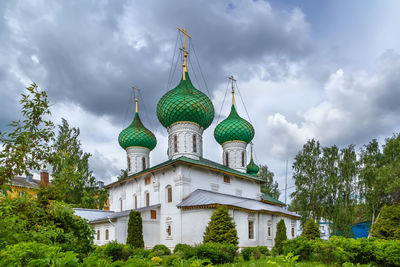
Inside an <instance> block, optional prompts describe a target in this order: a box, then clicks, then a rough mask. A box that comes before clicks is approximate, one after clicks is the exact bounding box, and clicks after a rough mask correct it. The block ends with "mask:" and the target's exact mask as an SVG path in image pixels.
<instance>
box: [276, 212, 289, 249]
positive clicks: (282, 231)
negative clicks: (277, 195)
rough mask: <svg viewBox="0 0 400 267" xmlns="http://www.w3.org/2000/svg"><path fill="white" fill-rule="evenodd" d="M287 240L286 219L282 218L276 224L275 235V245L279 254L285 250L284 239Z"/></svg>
mask: <svg viewBox="0 0 400 267" xmlns="http://www.w3.org/2000/svg"><path fill="white" fill-rule="evenodd" d="M285 240H287V236H286V225H285V221H284V220H283V219H281V220H280V221H279V222H278V224H277V225H276V236H275V239H274V241H275V245H274V248H275V249H276V250H277V251H278V253H279V254H282V252H283V241H285Z"/></svg>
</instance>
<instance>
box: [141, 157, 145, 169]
mask: <svg viewBox="0 0 400 267" xmlns="http://www.w3.org/2000/svg"><path fill="white" fill-rule="evenodd" d="M142 166H143V170H144V169H146V158H145V157H142Z"/></svg>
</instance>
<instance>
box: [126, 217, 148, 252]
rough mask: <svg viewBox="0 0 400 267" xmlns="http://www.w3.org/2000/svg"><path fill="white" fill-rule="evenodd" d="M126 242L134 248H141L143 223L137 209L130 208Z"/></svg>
mask: <svg viewBox="0 0 400 267" xmlns="http://www.w3.org/2000/svg"><path fill="white" fill-rule="evenodd" d="M126 243H127V244H128V245H131V246H132V247H134V248H143V247H144V241H143V225H142V216H141V215H140V212H139V211H135V210H131V212H130V213H129V222H128V237H127V239H126Z"/></svg>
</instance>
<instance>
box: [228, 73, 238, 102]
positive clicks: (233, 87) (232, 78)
mask: <svg viewBox="0 0 400 267" xmlns="http://www.w3.org/2000/svg"><path fill="white" fill-rule="evenodd" d="M229 80H231V81H232V106H233V105H234V104H235V82H236V80H235V78H234V77H233V75H231V77H229Z"/></svg>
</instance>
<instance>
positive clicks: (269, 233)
mask: <svg viewBox="0 0 400 267" xmlns="http://www.w3.org/2000/svg"><path fill="white" fill-rule="evenodd" d="M268 236H271V227H269V226H268Z"/></svg>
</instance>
